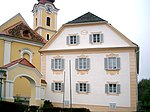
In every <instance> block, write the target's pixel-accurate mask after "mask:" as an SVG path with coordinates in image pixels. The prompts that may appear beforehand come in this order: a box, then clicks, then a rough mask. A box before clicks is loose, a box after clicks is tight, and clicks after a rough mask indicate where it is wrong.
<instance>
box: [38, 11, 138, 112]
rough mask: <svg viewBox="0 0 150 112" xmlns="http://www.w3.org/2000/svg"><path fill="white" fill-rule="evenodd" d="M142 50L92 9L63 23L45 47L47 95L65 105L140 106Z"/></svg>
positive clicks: (105, 108)
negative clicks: (138, 85) (138, 76)
mask: <svg viewBox="0 0 150 112" xmlns="http://www.w3.org/2000/svg"><path fill="white" fill-rule="evenodd" d="M137 50H138V46H137V45H136V44H134V43H133V42H131V41H130V40H129V39H128V38H127V37H126V36H124V35H123V34H122V33H120V32H119V31H118V30H117V29H115V28H114V27H113V26H112V25H110V24H109V23H108V22H107V21H106V20H103V19H101V18H99V17H97V16H96V15H94V14H92V13H90V12H88V13H86V14H84V15H82V16H80V17H78V18H76V19H75V20H73V21H70V22H68V23H66V24H64V25H62V27H61V28H60V29H59V30H58V32H57V33H56V34H55V35H54V36H53V37H51V39H50V40H49V41H48V42H47V43H46V45H45V46H44V47H43V48H42V49H41V50H40V52H41V55H42V57H41V60H42V61H41V67H42V69H41V71H42V74H43V75H44V79H45V80H46V82H47V89H46V98H45V99H49V100H50V101H51V102H53V105H54V106H60V107H62V106H63V102H64V106H65V107H69V106H70V103H71V104H72V106H73V107H82V108H83V107H84V108H88V109H90V110H91V111H119V112H120V111H135V110H136V103H137V60H136V52H137ZM70 76H71V77H70ZM70 79H71V80H70ZM70 85H71V87H70Z"/></svg>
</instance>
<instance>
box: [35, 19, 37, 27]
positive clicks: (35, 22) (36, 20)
mask: <svg viewBox="0 0 150 112" xmlns="http://www.w3.org/2000/svg"><path fill="white" fill-rule="evenodd" d="M35 25H36V26H37V18H36V19H35Z"/></svg>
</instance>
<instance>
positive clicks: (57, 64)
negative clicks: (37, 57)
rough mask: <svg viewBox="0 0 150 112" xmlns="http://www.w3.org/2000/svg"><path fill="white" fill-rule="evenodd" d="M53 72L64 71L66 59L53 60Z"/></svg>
mask: <svg viewBox="0 0 150 112" xmlns="http://www.w3.org/2000/svg"><path fill="white" fill-rule="evenodd" d="M51 68H52V70H64V59H62V58H54V59H52V60H51Z"/></svg>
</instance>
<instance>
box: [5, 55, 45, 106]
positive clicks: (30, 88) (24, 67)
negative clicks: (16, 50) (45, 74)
mask: <svg viewBox="0 0 150 112" xmlns="http://www.w3.org/2000/svg"><path fill="white" fill-rule="evenodd" d="M3 68H4V69H5V70H6V73H7V74H6V79H5V81H4V84H3V93H4V94H3V97H4V99H5V101H9V102H14V96H20V97H23V98H25V97H26V98H27V97H28V98H29V99H30V100H29V105H37V106H40V105H41V104H42V101H41V98H42V99H43V98H44V97H43V95H44V90H43V87H42V85H41V78H42V74H41V73H40V72H39V71H38V70H37V69H36V68H35V66H34V65H32V64H31V63H30V62H29V61H28V60H27V59H25V58H21V59H18V60H15V61H13V62H11V63H9V64H7V65H6V66H4V67H3Z"/></svg>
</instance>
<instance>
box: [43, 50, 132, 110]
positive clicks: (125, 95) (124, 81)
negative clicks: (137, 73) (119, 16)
mask: <svg viewBox="0 0 150 112" xmlns="http://www.w3.org/2000/svg"><path fill="white" fill-rule="evenodd" d="M108 54H110V53H109V52H108V53H97V54H94V53H93V54H85V55H86V56H88V57H89V58H90V66H91V67H90V70H89V72H88V74H84V75H80V74H77V71H76V70H75V59H76V58H77V57H78V56H80V55H81V54H65V55H64V54H61V55H60V56H62V57H63V58H64V59H65V72H66V78H65V79H66V83H65V100H69V94H70V93H69V91H70V90H69V88H70V87H69V60H71V62H72V65H71V67H72V97H73V104H87V105H100V106H109V103H112V102H115V103H116V105H117V106H121V107H130V68H129V53H128V52H118V53H116V54H119V57H120V58H121V69H120V71H119V74H116V75H109V74H107V73H106V71H105V69H104V58H105V57H106V55H108ZM55 56H57V55H50V54H49V55H47V56H46V81H47V90H46V99H50V101H52V102H58V103H62V102H63V94H62V93H53V92H52V91H51V83H52V82H53V81H63V79H64V76H63V74H59V75H58V74H57V75H56V74H53V71H52V70H51V59H52V58H53V57H55ZM78 81H88V82H89V84H90V93H89V94H78V93H77V92H76V83H77V82H78ZM107 82H119V84H120V85H121V94H119V96H115V95H107V94H106V93H105V84H106V83H107Z"/></svg>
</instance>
